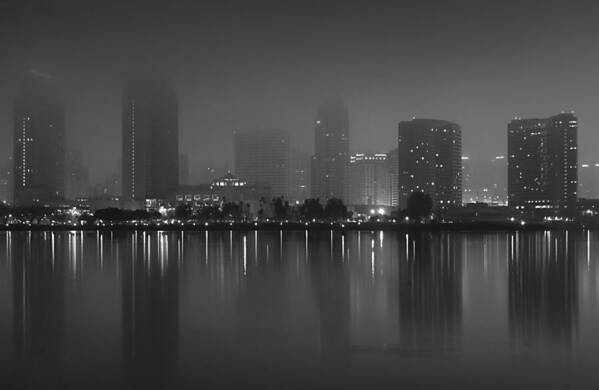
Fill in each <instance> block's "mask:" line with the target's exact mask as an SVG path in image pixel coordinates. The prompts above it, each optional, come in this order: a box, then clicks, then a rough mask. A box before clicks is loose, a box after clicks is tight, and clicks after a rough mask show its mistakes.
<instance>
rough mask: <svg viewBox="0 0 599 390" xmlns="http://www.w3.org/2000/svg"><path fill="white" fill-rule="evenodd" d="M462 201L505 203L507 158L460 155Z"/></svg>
mask: <svg viewBox="0 0 599 390" xmlns="http://www.w3.org/2000/svg"><path fill="white" fill-rule="evenodd" d="M462 202H463V203H488V204H494V205H500V206H505V205H507V159H506V158H505V156H495V157H494V158H492V159H475V158H472V157H468V156H462Z"/></svg>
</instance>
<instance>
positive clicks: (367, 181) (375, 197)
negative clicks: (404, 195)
mask: <svg viewBox="0 0 599 390" xmlns="http://www.w3.org/2000/svg"><path fill="white" fill-rule="evenodd" d="M349 178H350V185H349V198H348V203H349V204H351V205H356V206H358V205H361V206H364V205H367V206H391V172H390V171H389V169H388V166H387V154H386V153H355V154H352V155H351V156H350V160H349Z"/></svg>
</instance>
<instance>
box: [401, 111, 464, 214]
mask: <svg viewBox="0 0 599 390" xmlns="http://www.w3.org/2000/svg"><path fill="white" fill-rule="evenodd" d="M398 133H399V137H398V153H399V164H398V166H399V178H398V181H399V206H400V207H402V208H404V207H406V204H407V199H408V197H409V196H410V194H411V193H412V192H418V191H419V192H424V193H425V194H428V195H430V196H431V197H432V199H433V203H434V205H435V207H438V208H449V207H454V206H459V205H461V203H462V160H461V158H462V131H461V129H460V126H458V125H457V124H455V123H451V122H448V121H444V120H436V119H413V120H411V121H404V122H400V123H399V131H398Z"/></svg>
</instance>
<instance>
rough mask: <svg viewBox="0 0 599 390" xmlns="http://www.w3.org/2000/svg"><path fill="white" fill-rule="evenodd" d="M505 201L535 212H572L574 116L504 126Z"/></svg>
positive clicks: (575, 165) (574, 192) (574, 193)
mask: <svg viewBox="0 0 599 390" xmlns="http://www.w3.org/2000/svg"><path fill="white" fill-rule="evenodd" d="M507 128H508V202H509V206H510V207H511V208H513V209H514V210H516V211H519V212H522V213H525V214H534V215H535V216H546V215H562V214H563V215H565V214H571V213H574V212H575V209H576V198H577V186H578V163H577V159H578V151H577V133H578V119H577V118H576V116H574V114H566V113H562V114H559V115H555V116H552V117H549V118H545V119H519V118H517V119H514V120H512V121H511V122H510V123H509V124H508V126H507Z"/></svg>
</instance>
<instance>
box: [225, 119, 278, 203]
mask: <svg viewBox="0 0 599 390" xmlns="http://www.w3.org/2000/svg"><path fill="white" fill-rule="evenodd" d="M235 174H236V175H237V176H239V177H240V178H241V179H243V180H246V181H247V182H248V183H250V184H266V185H268V186H270V190H271V193H272V195H273V196H285V197H286V196H287V191H288V180H289V135H288V134H287V133H286V132H284V131H282V130H279V129H259V130H250V131H240V132H235Z"/></svg>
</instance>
